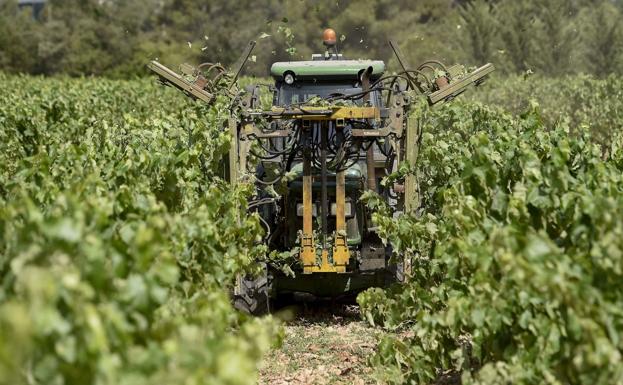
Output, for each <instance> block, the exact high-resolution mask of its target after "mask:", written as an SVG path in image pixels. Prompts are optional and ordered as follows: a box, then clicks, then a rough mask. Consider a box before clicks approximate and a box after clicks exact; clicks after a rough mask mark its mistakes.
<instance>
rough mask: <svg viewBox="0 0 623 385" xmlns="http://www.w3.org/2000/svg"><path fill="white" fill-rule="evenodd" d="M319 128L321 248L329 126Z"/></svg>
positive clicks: (324, 230)
mask: <svg viewBox="0 0 623 385" xmlns="http://www.w3.org/2000/svg"><path fill="white" fill-rule="evenodd" d="M318 127H319V128H320V189H321V190H320V201H321V202H320V206H321V209H320V223H321V230H322V248H323V249H324V248H326V246H327V234H328V230H327V218H328V217H329V213H328V211H329V207H328V205H329V202H328V201H329V197H328V194H327V131H328V130H329V124H328V123H326V122H321V123H320V124H318Z"/></svg>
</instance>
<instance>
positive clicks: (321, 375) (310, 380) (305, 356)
mask: <svg viewBox="0 0 623 385" xmlns="http://www.w3.org/2000/svg"><path fill="white" fill-rule="evenodd" d="M277 316H278V317H280V318H282V319H285V320H286V321H285V339H284V341H283V345H282V346H281V347H280V348H277V349H274V350H273V351H271V352H270V353H269V354H268V355H267V357H266V358H265V359H264V361H263V363H262V365H261V368H260V379H259V384H262V385H264V384H265V385H268V384H270V385H294V384H349V385H363V384H377V383H378V382H377V381H375V380H374V378H373V374H374V373H373V370H372V369H371V368H370V367H369V366H368V365H367V361H366V360H367V358H368V357H369V356H371V355H372V354H373V353H374V351H375V348H376V338H377V336H378V335H379V334H381V333H383V332H382V331H381V330H379V329H374V328H372V327H369V326H368V325H367V324H366V323H365V322H363V321H361V318H360V316H359V308H358V307H357V306H354V305H317V304H316V305H305V306H291V307H289V308H285V309H282V310H281V311H280V312H279V313H278V314H277Z"/></svg>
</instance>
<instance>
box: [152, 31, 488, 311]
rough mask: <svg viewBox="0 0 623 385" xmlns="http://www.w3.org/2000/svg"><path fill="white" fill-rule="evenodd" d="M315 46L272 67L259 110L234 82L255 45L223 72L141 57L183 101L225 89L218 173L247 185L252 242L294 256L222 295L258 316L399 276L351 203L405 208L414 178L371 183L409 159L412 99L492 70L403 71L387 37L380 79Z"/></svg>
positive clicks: (436, 67) (448, 90) (367, 217)
mask: <svg viewBox="0 0 623 385" xmlns="http://www.w3.org/2000/svg"><path fill="white" fill-rule="evenodd" d="M323 42H324V45H325V47H326V52H325V53H324V54H314V55H312V60H310V61H290V62H276V63H274V64H273V65H272V67H271V70H270V75H271V76H272V78H273V79H274V81H275V83H274V86H273V85H271V86H269V87H268V90H269V91H270V92H271V93H272V106H271V107H270V108H266V106H265V108H262V107H263V106H262V98H261V95H262V92H261V90H262V87H261V86H260V85H256V86H249V87H246V89H245V90H244V91H241V90H239V89H238V87H237V86H236V82H237V79H238V77H239V75H240V73H241V72H242V69H243V67H244V64H245V63H246V61H247V60H248V59H249V57H250V55H251V52H252V50H253V48H254V47H255V42H251V43H250V44H249V46H248V47H247V48H246V49H245V51H244V52H243V54H242V56H241V58H240V60H239V61H238V63H237V64H236V65H235V66H234V67H233V69H232V70H231V71H228V70H226V69H225V68H224V67H223V66H221V65H220V64H214V63H204V64H201V65H200V66H198V67H192V66H189V65H182V66H181V68H180V72H181V73H177V72H175V71H172V70H170V69H169V68H167V67H165V66H163V65H162V64H160V63H159V62H156V61H153V62H151V63H150V64H149V68H150V69H151V70H152V71H153V72H155V73H156V74H157V75H158V76H159V78H160V80H161V82H162V83H163V84H165V85H168V86H172V87H175V88H177V89H179V90H180V91H182V92H183V93H184V94H186V95H187V96H189V97H191V98H193V99H198V100H201V101H202V102H205V103H208V104H211V103H214V102H215V99H216V94H217V92H218V93H223V92H225V93H228V94H229V96H230V97H231V99H232V100H233V102H232V104H231V108H230V111H231V116H230V118H229V125H228V126H229V128H228V129H229V132H230V133H231V136H232V137H233V138H234V139H235V140H234V141H233V145H232V146H231V149H230V151H229V156H228V157H227V159H225V160H224V162H225V164H226V167H225V169H226V172H225V174H226V175H225V177H226V178H227V180H228V181H229V182H230V183H232V184H237V183H254V184H255V186H256V194H255V196H254V197H253V200H252V201H250V202H249V204H248V209H249V211H250V212H256V213H257V215H259V218H260V221H261V223H262V224H263V226H264V227H265V230H266V231H265V236H264V240H263V241H264V242H265V243H266V244H267V246H268V248H269V249H270V250H271V251H272V252H273V253H280V255H289V256H291V257H292V258H293V260H294V261H295V263H294V264H292V266H289V268H288V270H289V274H287V273H285V272H284V269H283V266H281V268H278V267H275V266H273V265H272V264H270V263H264V264H263V265H262V269H263V274H261V275H260V276H252V277H251V276H249V277H239V279H238V280H237V284H236V288H235V292H234V302H235V305H236V307H238V308H239V309H241V310H244V311H247V312H249V313H262V312H266V311H268V310H269V303H270V300H271V299H272V298H276V296H277V295H282V294H286V293H311V294H313V295H316V296H325V297H326V296H328V297H336V296H339V295H343V294H353V293H357V292H358V291H361V290H363V289H365V288H368V287H373V286H377V287H382V286H386V285H387V284H389V283H391V282H396V281H401V280H402V279H403V276H404V267H403V266H402V264H401V263H397V262H394V261H393V260H391V259H390V256H391V246H386V245H384V244H383V242H382V240H381V239H380V237H379V235H378V234H377V233H376V229H375V227H374V225H373V223H372V221H371V210H369V209H368V208H367V207H366V205H365V204H364V203H363V202H362V201H361V200H360V198H361V196H362V194H364V193H365V192H366V191H371V192H374V193H377V194H379V195H380V196H381V197H383V199H384V200H385V201H386V202H387V203H388V204H389V206H390V207H392V209H393V210H394V211H395V213H396V214H395V215H400V213H408V212H413V211H414V210H415V208H416V207H417V205H418V199H419V198H418V186H417V181H416V177H415V176H414V175H412V174H409V173H407V175H406V176H405V177H404V178H402V179H401V180H399V181H398V182H396V183H390V184H389V185H385V184H382V183H380V181H381V178H382V177H384V176H386V175H389V174H392V173H394V172H395V171H396V170H397V169H398V166H399V165H400V164H402V163H405V162H406V163H407V164H410V165H414V164H415V163H416V161H417V155H418V147H419V142H420V138H421V128H420V120H421V118H422V114H421V111H422V109H421V108H419V107H418V106H421V105H422V104H428V105H430V106H433V105H437V104H441V103H444V102H447V101H450V100H452V99H453V98H455V97H456V96H458V95H459V94H461V93H462V92H464V91H465V90H466V89H467V88H468V87H470V86H472V85H476V86H477V85H479V84H480V83H482V82H483V81H484V80H485V78H486V77H487V75H489V74H490V73H491V72H492V71H493V70H494V67H493V65H492V64H486V65H484V66H482V67H480V68H477V69H475V70H474V71H471V72H466V71H465V70H464V68H463V67H462V66H459V65H454V66H450V67H448V66H445V65H444V64H442V63H441V62H438V61H434V60H431V61H427V62H425V63H423V64H421V65H420V66H419V67H417V68H412V67H409V66H408V65H407V63H406V62H405V60H404V58H403V56H402V55H401V54H400V52H399V50H398V47H397V45H396V44H395V43H394V42H391V41H390V42H389V44H390V46H391V48H392V50H393V51H394V54H395V55H396V58H397V59H398V63H399V65H400V67H401V68H400V71H398V72H396V73H392V74H385V63H384V62H383V61H379V60H347V59H345V58H344V57H343V56H342V54H340V53H339V52H338V51H337V45H336V43H337V41H336V34H335V31H333V30H332V29H327V30H325V31H324V33H323Z"/></svg>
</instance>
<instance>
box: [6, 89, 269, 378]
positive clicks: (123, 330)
mask: <svg viewBox="0 0 623 385" xmlns="http://www.w3.org/2000/svg"><path fill="white" fill-rule="evenodd" d="M0 83H1V84H2V91H1V92H0V154H1V155H0V167H1V168H0V207H1V208H0V284H1V286H0V341H1V342H0V383H2V384H19V383H28V384H35V383H36V384H145V383H153V384H174V383H177V384H199V383H205V381H206V378H209V379H210V381H209V382H210V383H214V384H246V383H253V382H254V378H255V376H256V375H255V372H256V362H257V361H258V360H259V359H260V358H261V356H262V354H263V352H264V351H266V350H267V349H268V348H269V347H270V345H271V344H272V343H274V342H278V340H279V329H277V326H276V325H275V324H274V323H273V322H272V321H271V320H270V319H254V320H250V319H245V318H242V316H240V315H239V314H237V313H235V312H234V311H233V308H232V307H231V306H230V304H229V298H228V288H229V287H230V286H231V283H232V282H233V277H234V276H235V274H236V273H237V272H239V271H241V270H242V269H244V268H246V267H248V265H249V263H250V262H251V260H252V259H253V258H254V256H255V254H256V253H258V252H260V251H261V250H258V249H257V247H256V246H254V244H255V240H256V236H257V235H258V234H259V232H260V226H259V224H258V222H257V219H256V218H253V217H247V216H246V215H241V213H243V212H244V210H245V205H246V196H247V194H248V193H249V191H248V189H247V190H245V189H244V188H241V189H236V190H232V189H231V188H230V187H229V186H228V185H227V184H226V183H225V182H223V181H221V180H220V179H219V178H218V176H217V175H218V174H219V161H220V158H221V156H222V155H223V153H224V152H225V151H226V150H227V148H228V145H229V141H230V139H229V137H228V136H227V135H225V134H223V133H222V132H221V131H220V130H219V128H220V127H221V124H222V123H223V119H225V118H226V115H224V114H222V113H221V109H222V106H221V105H217V106H215V107H213V108H205V107H202V106H198V105H195V104H192V103H187V102H186V101H185V100H184V98H181V97H178V95H176V94H175V93H173V92H172V91H170V90H167V89H164V88H162V87H158V86H157V85H155V84H154V82H153V81H130V82H127V81H108V80H103V79H84V80H69V79H44V78H31V77H9V78H7V77H0Z"/></svg>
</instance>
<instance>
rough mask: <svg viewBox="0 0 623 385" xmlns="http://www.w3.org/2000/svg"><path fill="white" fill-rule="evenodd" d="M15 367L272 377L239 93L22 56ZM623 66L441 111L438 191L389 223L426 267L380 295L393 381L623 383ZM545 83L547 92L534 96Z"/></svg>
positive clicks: (5, 335) (409, 258)
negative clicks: (232, 111) (242, 289)
mask: <svg viewBox="0 0 623 385" xmlns="http://www.w3.org/2000/svg"><path fill="white" fill-rule="evenodd" d="M0 84H1V85H2V88H1V91H0V384H146V383H153V384H174V383H175V384H178V383H179V384H203V383H209V384H252V383H255V382H256V381H257V371H258V363H259V362H260V361H261V359H262V357H264V356H265V354H266V353H267V352H268V351H269V350H270V349H271V348H274V347H275V346H278V345H279V343H280V341H281V339H282V337H283V329H282V327H281V326H280V325H279V323H278V322H277V321H276V320H275V319H273V318H271V317H270V316H268V317H264V318H251V317H247V316H245V315H242V314H239V313H238V312H236V311H234V309H233V307H232V306H231V304H230V300H229V292H230V290H231V289H232V285H233V282H234V277H235V276H236V275H237V274H238V273H241V272H246V271H250V270H252V269H253V261H254V260H256V259H258V258H261V257H262V256H263V255H264V254H265V253H266V250H265V248H264V247H263V246H260V245H259V242H258V240H260V239H261V236H262V232H263V230H262V227H261V224H260V222H259V219H258V218H257V217H256V216H254V215H251V216H249V215H247V214H246V205H247V200H248V198H249V196H250V195H251V194H252V188H251V186H245V185H240V186H238V187H236V188H233V187H231V185H229V184H227V183H226V182H225V181H224V180H223V179H222V178H221V176H222V174H223V169H222V164H221V158H222V157H223V156H224V155H225V154H226V152H227V151H228V148H229V145H230V142H231V138H230V137H229V135H228V134H227V131H226V130H224V129H223V127H224V126H225V125H226V120H227V117H228V112H227V108H226V106H227V102H228V100H226V99H225V98H224V97H223V99H222V100H220V101H219V102H217V103H216V104H215V105H214V106H212V107H206V106H203V105H200V104H196V103H193V102H190V101H186V100H185V98H183V97H181V96H179V95H178V94H176V93H174V92H173V91H171V90H169V89H166V88H163V87H158V86H157V85H156V84H154V82H153V81H149V80H133V81H112V80H105V79H97V78H87V79H68V78H53V79H49V78H35V77H27V76H6V75H0ZM622 90H623V80H622V79H619V78H615V77H610V78H607V79H603V80H596V79H593V78H590V77H584V76H576V77H568V78H561V79H556V80H551V81H550V80H548V79H542V78H534V79H533V78H528V79H524V78H522V77H517V78H511V79H508V80H494V81H491V82H490V83H489V85H487V86H486V87H485V88H481V89H480V90H479V91H477V92H475V93H474V94H473V95H472V97H473V98H474V100H469V99H465V100H463V101H459V100H456V101H454V102H452V103H450V104H448V105H446V106H444V107H442V108H437V109H431V110H428V111H426V118H425V119H424V122H425V125H424V127H423V136H422V143H421V148H420V154H419V158H418V163H417V165H411V166H408V165H404V167H401V170H400V175H394V176H389V177H388V178H386V180H385V183H392V182H393V180H394V179H397V178H402V177H404V175H405V174H407V173H412V174H415V175H417V179H418V185H419V193H420V202H419V204H418V207H419V208H418V209H417V210H416V213H415V214H414V215H404V216H400V217H398V218H393V217H392V216H391V215H389V211H388V210H387V208H386V207H385V206H384V204H383V203H382V201H381V200H380V199H378V198H377V197H376V196H374V195H372V194H368V195H367V196H366V200H367V204H368V205H369V206H370V207H373V208H374V209H375V210H376V213H375V214H374V221H375V225H376V226H378V229H379V232H380V234H381V235H382V237H383V238H384V239H385V240H386V241H388V242H390V243H391V244H392V245H393V248H394V252H395V254H396V258H398V259H404V261H405V263H406V265H408V266H409V267H410V268H409V269H408V282H407V283H406V284H404V285H401V286H396V287H393V288H391V289H389V290H382V289H371V290H368V291H366V292H364V293H362V294H360V295H359V297H358V302H359V304H360V306H361V315H362V317H363V318H364V319H365V320H366V321H367V322H368V323H369V324H370V325H372V326H374V327H376V328H382V329H385V331H387V333H382V334H380V336H381V337H380V340H379V341H378V347H376V348H375V353H373V354H371V355H370V357H369V364H370V365H372V366H373V370H374V372H375V373H376V374H375V375H376V377H377V378H378V380H379V382H381V383H396V384H401V383H412V384H426V383H435V382H438V383H444V382H456V381H458V380H459V379H461V380H462V383H464V384H469V383H474V384H508V383H513V384H539V383H550V384H623V357H622V353H623V339H622V337H621V333H622V332H623V291H622V290H621V284H620V282H621V280H622V279H623V221H622V220H621V218H623V175H622V174H623V102H622V100H623V94H622V93H623V91H622ZM532 100H536V101H538V103H537V102H535V101H532Z"/></svg>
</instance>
